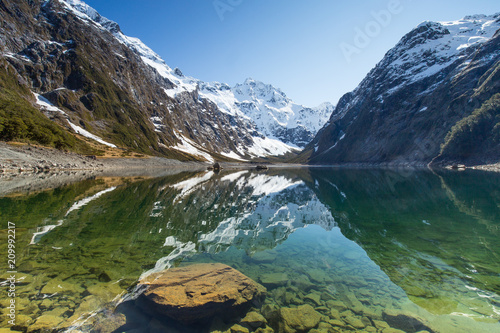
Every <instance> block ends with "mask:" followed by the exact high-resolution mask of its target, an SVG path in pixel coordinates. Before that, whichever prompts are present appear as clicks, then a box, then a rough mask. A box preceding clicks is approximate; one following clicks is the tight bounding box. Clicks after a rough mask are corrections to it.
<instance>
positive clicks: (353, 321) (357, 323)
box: [344, 316, 366, 329]
mask: <svg viewBox="0 0 500 333" xmlns="http://www.w3.org/2000/svg"><path fill="white" fill-rule="evenodd" d="M344 321H345V322H346V324H348V325H351V326H352V327H354V328H356V329H362V328H365V327H366V325H365V324H364V323H363V321H362V320H361V319H359V318H357V317H354V316H348V317H345V318H344Z"/></svg>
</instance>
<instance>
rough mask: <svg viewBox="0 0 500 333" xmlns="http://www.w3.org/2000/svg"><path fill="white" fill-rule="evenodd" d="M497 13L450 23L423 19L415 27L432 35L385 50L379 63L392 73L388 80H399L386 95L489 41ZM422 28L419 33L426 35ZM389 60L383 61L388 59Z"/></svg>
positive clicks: (414, 38)
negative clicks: (433, 34)
mask: <svg viewBox="0 0 500 333" xmlns="http://www.w3.org/2000/svg"><path fill="white" fill-rule="evenodd" d="M499 17H500V16H499V15H498V14H496V15H492V16H486V15H476V16H468V17H465V18H464V19H462V20H458V21H451V22H423V23H422V24H420V25H419V26H418V27H417V28H416V29H421V28H424V27H426V28H427V29H426V30H432V31H435V32H436V37H435V38H424V36H421V37H420V36H419V35H417V36H414V37H413V38H412V40H414V41H418V42H417V44H416V45H415V43H406V42H405V41H401V42H399V43H398V44H397V45H396V47H394V48H393V49H392V50H390V51H389V52H388V53H387V56H386V58H385V59H387V60H386V61H385V62H384V60H383V61H382V63H381V66H384V67H387V68H388V69H389V71H390V72H391V73H392V77H391V78H390V79H389V80H392V81H396V80H397V79H401V81H402V83H400V84H399V85H398V86H396V87H393V88H392V89H390V90H389V91H388V93H389V94H391V93H393V92H395V91H397V90H399V89H401V88H402V87H404V86H405V85H408V84H411V83H413V82H417V81H419V80H422V79H425V78H427V77H429V76H432V75H435V74H437V73H439V72H440V71H442V70H443V69H445V68H447V67H448V66H450V65H451V64H453V63H454V62H455V61H456V60H457V59H459V58H461V57H465V56H467V54H468V53H469V52H470V48H471V47H476V46H478V45H480V44H482V43H485V42H487V41H488V40H490V39H491V38H492V37H493V35H494V34H495V33H496V31H497V30H498V29H500V22H499V21H498V18H499ZM426 33H428V31H424V32H422V33H421V34H422V35H423V34H426ZM389 60H390V62H387V61H389Z"/></svg>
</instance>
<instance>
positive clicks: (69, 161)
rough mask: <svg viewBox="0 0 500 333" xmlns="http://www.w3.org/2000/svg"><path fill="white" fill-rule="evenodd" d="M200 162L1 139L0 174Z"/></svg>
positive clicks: (189, 165) (113, 168)
mask: <svg viewBox="0 0 500 333" xmlns="http://www.w3.org/2000/svg"><path fill="white" fill-rule="evenodd" d="M193 165H198V166H199V165H200V163H185V162H180V161H177V160H170V159H166V158H159V157H146V158H100V157H96V156H83V155H79V154H75V153H71V152H65V151H61V150H57V149H52V148H44V147H39V146H32V145H12V144H7V143H5V142H0V173H12V172H15V173H19V172H35V173H36V172H44V171H68V170H118V169H124V168H126V169H130V168H141V169H152V168H162V167H185V166H187V167H192V166H193Z"/></svg>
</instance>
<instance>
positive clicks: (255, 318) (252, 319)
mask: <svg viewBox="0 0 500 333" xmlns="http://www.w3.org/2000/svg"><path fill="white" fill-rule="evenodd" d="M240 324H242V325H247V326H250V327H252V328H258V327H261V326H263V325H264V324H267V320H266V318H264V316H263V315H261V314H260V313H258V312H255V311H252V312H249V313H247V315H246V316H245V318H243V319H242V320H241V322H240Z"/></svg>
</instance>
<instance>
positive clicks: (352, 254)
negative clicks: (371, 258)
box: [344, 250, 361, 260]
mask: <svg viewBox="0 0 500 333" xmlns="http://www.w3.org/2000/svg"><path fill="white" fill-rule="evenodd" d="M344 258H346V259H349V260H357V259H359V258H361V253H360V252H359V251H354V250H350V251H347V252H345V253H344Z"/></svg>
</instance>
